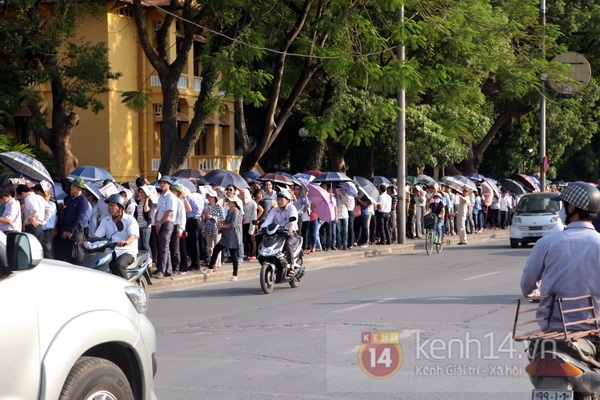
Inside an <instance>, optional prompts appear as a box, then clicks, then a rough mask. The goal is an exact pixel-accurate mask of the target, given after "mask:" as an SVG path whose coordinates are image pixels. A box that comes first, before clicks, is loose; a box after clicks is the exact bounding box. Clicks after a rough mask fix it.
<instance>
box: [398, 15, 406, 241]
mask: <svg viewBox="0 0 600 400" xmlns="http://www.w3.org/2000/svg"><path fill="white" fill-rule="evenodd" d="M398 20H399V22H400V23H401V24H403V23H404V4H402V5H401V6H400V12H399V14H398ZM405 58H406V55H405V48H404V26H402V43H401V44H400V47H399V49H398V60H400V62H401V63H404V60H405ZM396 97H397V101H398V108H399V110H398V118H397V121H396V131H397V134H398V171H397V176H398V205H397V206H396V216H397V220H398V243H400V244H404V243H405V242H406V191H405V190H404V188H405V186H406V110H405V108H406V91H405V89H404V80H402V87H401V88H400V90H399V91H398V93H397V94H396Z"/></svg>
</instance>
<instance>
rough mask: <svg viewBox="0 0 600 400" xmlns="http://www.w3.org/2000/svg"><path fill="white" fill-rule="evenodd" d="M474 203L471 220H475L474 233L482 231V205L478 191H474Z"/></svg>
mask: <svg viewBox="0 0 600 400" xmlns="http://www.w3.org/2000/svg"><path fill="white" fill-rule="evenodd" d="M474 193H475V201H474V203H473V219H474V220H475V233H479V232H481V231H482V230H483V203H482V200H481V196H480V195H479V191H477V190H476V191H475V192H474Z"/></svg>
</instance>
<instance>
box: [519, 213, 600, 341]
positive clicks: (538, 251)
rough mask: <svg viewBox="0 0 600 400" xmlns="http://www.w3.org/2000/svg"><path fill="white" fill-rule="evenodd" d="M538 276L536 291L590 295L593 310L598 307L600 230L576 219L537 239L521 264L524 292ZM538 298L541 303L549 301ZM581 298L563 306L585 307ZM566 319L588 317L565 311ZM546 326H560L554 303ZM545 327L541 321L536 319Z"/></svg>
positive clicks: (576, 327) (542, 314)
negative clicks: (549, 321)
mask: <svg viewBox="0 0 600 400" xmlns="http://www.w3.org/2000/svg"><path fill="white" fill-rule="evenodd" d="M540 279H541V285H540V293H541V294H542V295H546V294H548V295H553V294H555V295H556V297H557V298H558V297H577V296H583V295H590V294H591V295H592V297H593V299H594V306H595V307H596V310H600V233H598V232H596V230H595V229H594V226H593V225H592V224H591V223H589V222H583V221H576V222H571V223H570V224H569V225H567V228H566V229H565V230H564V231H561V232H556V233H553V234H551V235H548V236H545V237H543V238H541V239H540V240H538V242H537V243H536V244H535V246H534V247H533V250H532V251H531V255H530V256H529V259H528V260H527V263H526V264H525V268H524V270H523V276H522V278H521V291H522V292H523V295H524V296H527V295H528V294H529V293H531V292H532V291H533V290H534V289H535V288H536V287H537V286H536V282H537V281H538V280H540ZM549 303H550V302H549V301H545V300H543V301H542V303H541V304H542V305H545V304H547V305H549ZM586 303H587V302H586V301H585V300H581V302H578V301H569V302H566V303H564V305H565V307H568V308H576V307H585V306H586V305H589V304H586ZM547 313H548V310H542V311H539V312H538V315H537V317H538V318H543V317H547ZM565 318H566V319H567V322H569V321H578V320H582V319H586V318H589V316H588V315H587V314H584V313H569V314H565ZM552 321H555V322H552V323H551V324H550V330H562V323H560V322H557V321H560V312H559V309H558V306H556V307H555V308H554V314H553V318H552ZM540 324H541V326H544V327H545V323H544V322H540ZM586 329H593V328H592V325H590V324H579V325H574V326H570V327H569V330H574V331H577V330H586Z"/></svg>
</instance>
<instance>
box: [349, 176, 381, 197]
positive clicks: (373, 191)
mask: <svg viewBox="0 0 600 400" xmlns="http://www.w3.org/2000/svg"><path fill="white" fill-rule="evenodd" d="M354 183H356V186H357V188H358V192H359V194H361V195H364V196H367V197H368V198H369V200H371V201H372V202H374V203H377V199H378V198H379V190H377V188H376V187H375V185H373V182H371V181H370V180H368V179H367V178H363V177H362V176H355V177H354Z"/></svg>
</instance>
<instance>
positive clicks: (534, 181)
mask: <svg viewBox="0 0 600 400" xmlns="http://www.w3.org/2000/svg"><path fill="white" fill-rule="evenodd" d="M529 179H531V180H532V181H533V183H535V184H536V185H538V186H539V185H540V180H539V179H538V178H536V177H535V176H533V175H529Z"/></svg>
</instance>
